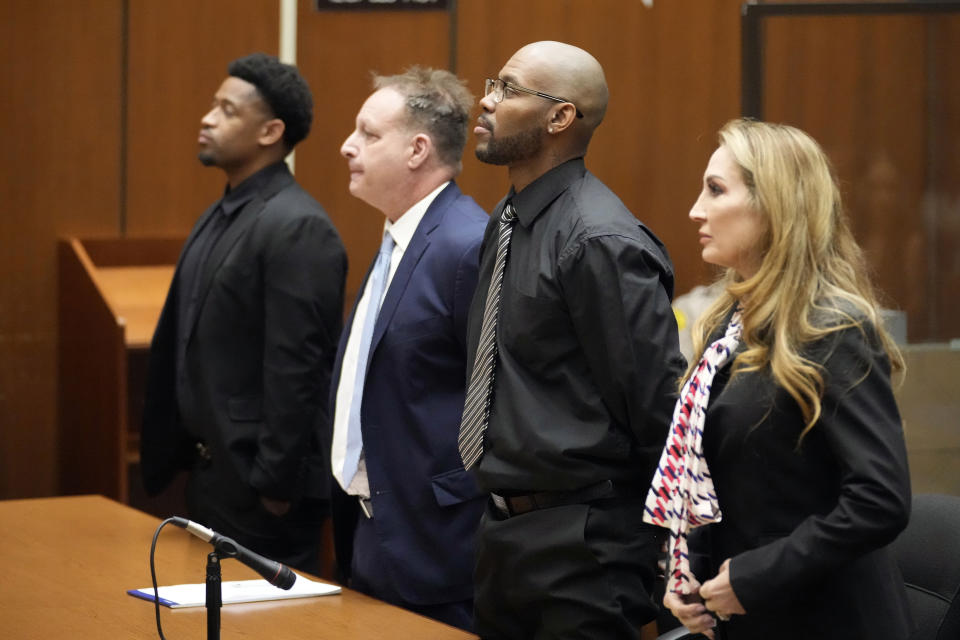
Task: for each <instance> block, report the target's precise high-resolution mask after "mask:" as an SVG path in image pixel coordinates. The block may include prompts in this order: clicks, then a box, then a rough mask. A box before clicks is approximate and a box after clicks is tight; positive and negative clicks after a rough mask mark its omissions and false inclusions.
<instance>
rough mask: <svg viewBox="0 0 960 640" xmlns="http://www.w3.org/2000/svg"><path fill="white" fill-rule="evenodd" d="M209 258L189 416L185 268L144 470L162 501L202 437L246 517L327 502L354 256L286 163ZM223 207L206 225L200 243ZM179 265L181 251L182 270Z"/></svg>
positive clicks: (267, 176) (172, 299)
mask: <svg viewBox="0 0 960 640" xmlns="http://www.w3.org/2000/svg"><path fill="white" fill-rule="evenodd" d="M251 179H257V180H258V181H260V184H259V188H258V190H257V192H256V194H255V195H254V197H253V198H252V199H251V200H250V201H249V202H248V203H247V204H246V205H244V206H243V207H242V208H241V209H240V210H238V211H237V212H236V213H235V214H234V215H235V216H236V218H235V219H234V220H233V221H232V223H231V224H230V226H229V227H227V229H226V231H225V232H224V234H223V236H222V237H221V238H220V240H219V242H217V244H216V246H215V247H214V248H213V250H212V252H211V254H210V256H209V258H208V260H207V263H206V267H205V269H204V271H203V273H202V274H201V278H202V279H201V289H200V291H201V293H200V300H199V303H198V310H197V312H196V315H195V316H194V324H193V326H192V327H190V328H189V330H188V332H187V336H188V340H189V342H188V344H187V348H186V360H185V363H186V368H187V370H188V372H189V379H190V380H191V381H192V383H193V393H194V396H195V403H194V406H193V407H185V408H179V407H178V406H177V397H176V387H175V376H176V358H175V351H174V347H175V341H176V338H177V326H176V325H177V295H178V294H177V292H178V288H179V287H178V284H179V277H180V264H179V263H178V265H177V270H176V272H175V274H174V278H173V284H172V285H171V287H170V292H169V294H168V296H167V301H166V303H165V305H164V308H163V311H162V312H161V316H160V321H159V323H158V325H157V329H156V332H155V334H154V337H153V343H152V345H151V349H150V363H149V367H148V378H147V386H146V399H145V411H144V419H143V434H142V440H141V466H142V473H143V480H144V485H145V487H146V489H147V491H148V492H150V493H158V492H160V491H162V490H163V489H164V488H165V487H166V486H167V484H168V483H169V482H170V480H171V479H172V477H173V476H174V474H175V473H176V472H177V471H178V470H179V469H181V468H186V467H189V465H190V463H191V459H192V456H193V446H194V444H195V440H196V438H194V437H191V435H190V432H193V433H197V432H198V431H199V432H201V433H203V434H204V436H205V438H206V440H207V444H208V446H209V447H210V449H211V452H212V457H213V464H214V465H215V467H216V470H217V476H218V478H219V483H220V484H221V487H220V489H221V490H222V493H221V495H220V496H219V497H220V498H221V499H222V500H224V501H225V503H226V505H227V506H231V503H232V506H234V507H243V506H248V503H249V502H250V501H251V500H253V499H256V498H257V496H259V495H263V496H267V497H270V498H274V499H279V500H292V501H296V500H297V499H298V498H300V497H301V496H303V495H307V496H313V497H322V496H326V495H328V491H329V484H328V481H327V478H328V476H329V472H328V471H327V469H328V465H325V464H324V459H323V457H322V456H321V455H320V452H321V451H323V450H324V449H325V446H324V444H325V443H324V442H323V440H322V439H323V438H325V437H326V435H325V434H326V433H327V429H326V425H327V421H328V411H327V392H328V387H329V381H330V370H331V367H332V364H333V358H334V355H335V354H336V348H337V340H338V338H339V334H340V328H341V317H342V309H343V289H344V278H345V276H346V268H347V263H346V254H345V252H344V249H343V245H342V243H341V242H340V237H339V235H338V234H337V231H336V230H335V229H334V227H333V225H332V223H331V222H330V219H329V218H328V217H327V215H326V213H325V212H324V210H323V208H322V207H321V206H320V205H319V204H318V203H317V202H316V201H315V200H314V199H313V198H311V197H310V196H309V194H307V193H306V192H305V191H304V190H303V189H301V188H300V186H299V185H297V183H296V182H295V181H294V178H293V176H292V175H291V174H290V172H289V170H288V169H287V167H286V165H285V164H283V163H278V164H275V165H272V166H270V167H267V168H265V169H263V170H262V171H261V172H259V173H258V174H256V175H255V176H253V177H251V178H249V179H248V180H251ZM215 207H216V205H214V206H213V207H211V208H210V209H208V210H207V211H206V212H205V213H204V214H203V216H201V217H200V219H199V221H198V222H197V224H196V226H195V227H194V229H193V231H192V232H191V234H190V237H189V238H188V239H187V242H186V244H185V245H184V253H185V252H186V251H187V250H188V249H189V247H190V244H191V243H192V242H193V241H194V239H195V237H196V235H197V231H198V230H199V229H200V228H202V225H203V223H204V221H205V220H206V219H207V218H208V217H209V216H210V215H212V214H213V212H214V210H215ZM182 261H183V253H181V256H180V262H181V263H182Z"/></svg>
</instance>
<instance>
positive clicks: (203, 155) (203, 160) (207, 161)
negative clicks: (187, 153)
mask: <svg viewBox="0 0 960 640" xmlns="http://www.w3.org/2000/svg"><path fill="white" fill-rule="evenodd" d="M197 160H199V161H200V164H202V165H203V166H205V167H212V166H214V165H215V164H217V159H216V158H215V157H214V156H213V154H212V153H210V152H209V151H201V152H200V153H198V154H197Z"/></svg>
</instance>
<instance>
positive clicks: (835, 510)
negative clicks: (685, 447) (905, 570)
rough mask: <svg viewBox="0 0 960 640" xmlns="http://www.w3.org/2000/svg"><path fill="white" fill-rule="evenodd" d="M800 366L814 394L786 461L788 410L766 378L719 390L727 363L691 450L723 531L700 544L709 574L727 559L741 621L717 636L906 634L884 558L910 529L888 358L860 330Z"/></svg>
mask: <svg viewBox="0 0 960 640" xmlns="http://www.w3.org/2000/svg"><path fill="white" fill-rule="evenodd" d="M805 353H806V356H807V357H808V358H810V359H812V360H814V361H815V362H818V363H820V364H821V365H822V366H823V369H822V374H823V376H824V381H825V390H824V394H823V400H822V414H821V416H820V419H819V421H818V422H817V423H816V424H815V425H814V427H813V429H812V430H811V431H810V432H809V433H808V434H807V435H806V436H805V438H804V440H803V442H802V443H801V444H800V445H799V448H798V445H797V438H798V436H799V434H800V432H801V431H802V429H803V426H804V422H803V418H802V415H801V413H800V409H799V406H798V405H797V403H796V402H795V401H794V400H793V398H792V397H791V396H790V395H789V394H788V393H787V392H786V391H785V390H784V389H783V388H780V387H777V386H776V385H775V384H774V382H773V379H772V376H771V375H769V373H767V372H766V371H764V372H753V373H745V374H740V375H738V376H737V377H736V378H734V379H733V381H731V382H729V383H728V380H729V374H730V365H729V364H728V365H727V366H726V367H725V368H724V369H723V370H721V372H719V373H718V375H717V378H716V379H715V381H714V386H713V392H712V397H711V400H710V404H709V407H708V410H707V418H706V425H705V428H704V450H705V455H706V459H707V462H708V464H709V467H710V471H711V473H712V475H713V480H714V483H715V486H716V490H717V496H718V498H719V501H720V507H721V510H722V512H723V519H722V521H721V522H720V523H719V524H716V525H712V526H710V527H709V531H707V532H706V533H707V536H706V537H707V538H708V539H709V551H710V555H711V556H712V562H713V564H714V567H713V570H714V571H716V569H717V568H718V567H719V565H720V563H722V562H723V561H724V560H725V559H727V558H732V560H731V563H730V578H731V582H732V585H733V589H734V592H735V593H736V594H737V597H738V598H739V599H740V602H741V603H742V604H743V606H744V608H745V609H746V611H747V615H745V616H733V617H732V620H731V621H730V622H729V623H726V624H723V623H721V633H722V634H724V635H722V636H721V637H726V638H731V639H739V638H778V639H783V638H787V639H789V638H798V639H800V638H803V639H804V640H808V639H811V638H818V639H822V638H864V639H866V638H870V639H871V640H877V639H890V640H902V639H904V638H906V637H907V636H908V634H909V630H910V628H911V624H910V619H909V613H908V610H907V600H906V593H905V590H904V586H903V579H902V577H901V575H900V571H899V569H898V568H897V565H896V564H895V561H894V558H893V556H892V554H891V552H890V551H889V549H888V548H887V545H888V544H889V543H890V542H891V541H893V540H894V538H896V536H897V535H898V534H899V533H900V531H901V530H903V528H904V527H905V526H906V523H907V520H908V518H909V514H910V479H909V473H908V469H907V454H906V448H905V445H904V439H903V430H902V425H901V420H900V415H899V412H898V410H897V405H896V403H895V401H894V397H893V393H892V391H891V387H890V366H889V362H888V359H887V358H886V355H885V353H884V352H883V351H882V349H881V348H880V345H879V342H878V340H877V337H876V334H875V332H874V330H873V328H872V327H870V326H869V325H868V326H865V327H864V330H863V331H861V330H859V329H857V328H849V329H844V330H841V331H839V332H835V333H833V334H830V335H829V336H828V337H827V338H825V339H823V340H821V341H819V342H818V343H816V344H814V345H812V346H810V347H809V348H808V350H807V351H806V352H805ZM697 577H698V579H699V580H700V581H701V582H703V581H704V580H705V579H709V578H711V577H712V575H704V576H697Z"/></svg>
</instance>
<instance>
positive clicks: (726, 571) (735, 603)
mask: <svg viewBox="0 0 960 640" xmlns="http://www.w3.org/2000/svg"><path fill="white" fill-rule="evenodd" d="M700 597H701V598H703V603H704V605H706V607H707V609H709V610H710V611H713V612H714V613H715V614H717V617H718V618H720V619H721V620H729V619H730V616H731V615H734V614H737V615H743V614H745V613H746V610H745V609H744V608H743V605H742V604H740V600H739V598H737V594H736V593H734V591H733V585H732V584H730V558H727V559H726V560H724V561H723V564H722V565H720V573H718V574H717V575H716V577H715V578H713V579H712V580H707V581H706V582H704V583H703V586H701V587H700Z"/></svg>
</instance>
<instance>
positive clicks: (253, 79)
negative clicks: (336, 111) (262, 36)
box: [227, 53, 313, 149]
mask: <svg viewBox="0 0 960 640" xmlns="http://www.w3.org/2000/svg"><path fill="white" fill-rule="evenodd" d="M227 73H228V74H229V75H231V76H233V77H235V78H240V79H241V80H245V81H246V82H249V83H250V84H252V85H253V86H255V87H256V88H257V91H258V92H259V94H260V97H261V98H263V101H264V102H266V103H267V106H269V107H270V110H271V111H273V115H274V116H275V117H277V118H279V119H280V120H283V124H284V131H283V141H284V142H285V143H286V145H287V148H288V149H293V147H294V146H296V144H297V143H298V142H300V141H301V140H303V139H304V138H306V137H307V134H308V133H310V123H311V122H312V121H313V96H312V94H311V93H310V87H309V86H308V85H307V81H306V80H304V79H303V76H301V75H300V72H299V71H298V70H297V68H296V67H295V66H293V65H290V64H284V63H282V62H280V61H279V60H278V59H277V58H276V57H275V56H271V55H267V54H266V53H251V54H250V55H248V56H244V57H242V58H237V59H236V60H234V61H233V62H231V63H230V64H229V65H228V66H227Z"/></svg>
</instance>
